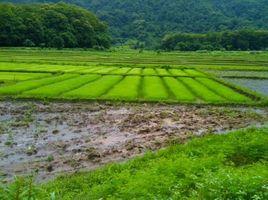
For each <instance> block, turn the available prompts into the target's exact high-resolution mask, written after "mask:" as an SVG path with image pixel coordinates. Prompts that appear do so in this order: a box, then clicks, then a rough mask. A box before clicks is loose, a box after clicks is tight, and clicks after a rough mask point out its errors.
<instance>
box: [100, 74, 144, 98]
mask: <svg viewBox="0 0 268 200" xmlns="http://www.w3.org/2000/svg"><path fill="white" fill-rule="evenodd" d="M141 79H142V78H141V76H126V77H125V78H124V79H123V80H122V81H120V82H119V83H118V84H117V85H115V86H114V87H113V88H112V89H111V90H110V91H109V92H108V93H107V94H105V95H104V96H102V97H103V98H104V99H118V100H136V99H137V98H138V95H139V87H140V83H141Z"/></svg>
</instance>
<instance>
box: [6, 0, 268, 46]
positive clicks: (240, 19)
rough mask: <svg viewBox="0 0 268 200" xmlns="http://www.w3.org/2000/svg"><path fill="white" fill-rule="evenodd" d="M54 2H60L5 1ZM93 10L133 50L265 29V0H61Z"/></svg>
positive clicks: (115, 38)
mask: <svg viewBox="0 0 268 200" xmlns="http://www.w3.org/2000/svg"><path fill="white" fill-rule="evenodd" d="M5 1H10V2H16V3H22V2H27V3H29V2H41V3H44V2H58V1H60V0H5ZM64 1H65V2H68V3H74V4H77V5H79V6H83V7H85V8H88V9H89V10H91V11H93V12H94V13H95V14H96V15H97V16H98V17H99V18H100V19H102V20H104V21H106V22H107V23H108V25H109V27H110V32H111V33H112V36H113V38H114V40H115V42H116V43H124V42H125V41H127V40H130V39H132V40H133V41H132V42H131V41H129V45H130V46H132V47H133V48H142V47H144V46H146V47H148V46H149V47H155V46H159V40H160V38H161V37H162V36H163V35H164V34H165V33H168V32H171V31H172V32H187V33H189V32H193V33H204V32H215V31H224V30H236V29H241V28H258V29H259V28H264V29H267V28H268V25H267V23H266V22H267V21H268V17H267V16H268V5H267V1H266V0H232V1H227V0H203V1H201V0H199V1H197V0H188V1H185V0H157V1H155V0H134V1H133V0H124V1H122V0H113V1H111V0H98V1H96V0H75V1H74V0H64Z"/></svg>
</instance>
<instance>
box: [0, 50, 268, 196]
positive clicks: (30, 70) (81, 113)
mask: <svg viewBox="0 0 268 200" xmlns="http://www.w3.org/2000/svg"><path fill="white" fill-rule="evenodd" d="M267 105H268V52H187V53H186V52H160V53H159V52H153V51H143V52H142V53H139V52H138V51H134V50H120V49H111V50H110V51H106V52H105V51H102V52H101V51H91V50H82V49H80V50H79V49H75V50H53V49H35V48H32V49H27V48H25V49H23V48H0V199H3V200H10V199H66V200H67V199H68V200H70V199H267V177H268V172H267V155H268V154H267V152H268V151H267V139H268V138H267V133H268V128H267V120H268V107H267ZM244 128H247V129H244ZM238 129H239V130H238ZM240 129H241V130H240ZM230 131H232V132H230ZM223 133H224V134H223ZM161 148H165V149H164V150H160V149H161ZM136 157H138V158H136ZM139 157H140V158H139ZM133 158H135V159H133ZM121 162H122V163H121Z"/></svg>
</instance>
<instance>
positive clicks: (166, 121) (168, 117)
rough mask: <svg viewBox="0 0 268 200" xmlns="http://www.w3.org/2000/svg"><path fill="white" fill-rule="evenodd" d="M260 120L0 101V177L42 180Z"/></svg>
mask: <svg viewBox="0 0 268 200" xmlns="http://www.w3.org/2000/svg"><path fill="white" fill-rule="evenodd" d="M266 120H267V110H265V109H260V108H258V109H256V110H255V109H252V108H232V107H228V108H226V107H208V106H205V107H202V106H198V107H196V106H174V105H156V104H154V105H152V104H139V105H133V104H132V105H130V104H121V105H107V104H97V103H49V104H47V103H40V102H27V103H26V102H1V103H0V174H1V176H2V178H3V179H4V180H6V181H10V180H12V178H13V177H14V176H15V175H27V174H35V175H36V180H37V181H39V182H40V181H46V180H48V179H51V178H53V177H55V176H56V175H58V174H61V173H63V172H70V173H72V172H75V171H80V170H90V169H95V168H97V167H99V166H101V165H103V164H106V163H109V162H119V161H123V160H126V159H129V158H131V157H133V156H136V155H140V154H142V153H143V152H145V151H146V150H157V149H159V148H161V147H164V146H166V145H167V144H169V143H170V142H171V141H175V140H176V141H181V142H183V141H185V140H186V139H187V138H189V137H191V136H193V135H200V134H203V133H206V132H216V131H224V130H229V129H234V128H241V127H246V126H249V125H252V124H256V123H262V122H264V121H266Z"/></svg>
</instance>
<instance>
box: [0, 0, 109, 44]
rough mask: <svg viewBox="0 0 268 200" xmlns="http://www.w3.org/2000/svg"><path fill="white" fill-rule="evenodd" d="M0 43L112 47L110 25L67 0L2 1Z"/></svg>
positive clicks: (0, 8) (0, 5) (0, 9)
mask: <svg viewBox="0 0 268 200" xmlns="http://www.w3.org/2000/svg"><path fill="white" fill-rule="evenodd" d="M0 46H39V47H56V48H64V47H68V48H73V47H83V48H108V47H109V46H110V37H109V35H108V33H107V26H106V25H105V24H104V23H102V22H101V21H100V20H99V19H98V18H97V17H95V16H94V15H93V14H92V13H90V12H89V11H88V10H86V9H84V8H80V7H78V6H74V5H69V4H65V3H57V4H30V5H13V4H9V3H3V4H0Z"/></svg>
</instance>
